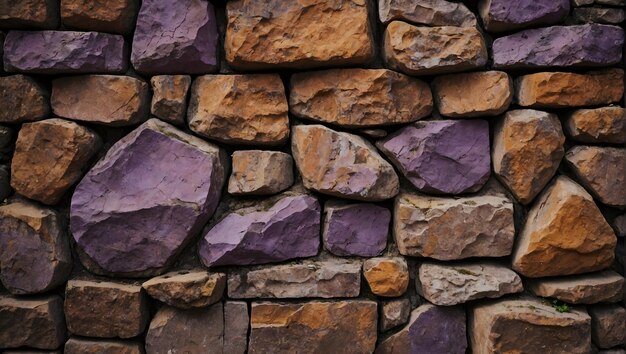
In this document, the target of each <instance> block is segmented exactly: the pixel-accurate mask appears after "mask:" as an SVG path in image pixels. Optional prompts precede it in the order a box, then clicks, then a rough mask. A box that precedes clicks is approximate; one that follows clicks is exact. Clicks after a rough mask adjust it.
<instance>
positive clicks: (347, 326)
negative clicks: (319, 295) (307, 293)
mask: <svg viewBox="0 0 626 354" xmlns="http://www.w3.org/2000/svg"><path fill="white" fill-rule="evenodd" d="M376 318H377V314H376V303H375V302H373V301H369V300H344V301H335V302H320V301H310V302H304V303H289V304H281V303H270V302H260V303H252V315H251V317H250V326H251V330H250V342H249V344H248V353H251V354H254V353H320V354H321V353H344V354H352V353H372V352H373V351H374V345H375V344H376Z"/></svg>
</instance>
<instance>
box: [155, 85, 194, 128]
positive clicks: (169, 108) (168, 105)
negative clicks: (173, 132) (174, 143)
mask: <svg viewBox="0 0 626 354" xmlns="http://www.w3.org/2000/svg"><path fill="white" fill-rule="evenodd" d="M150 84H151V86H152V104H151V105H150V113H152V115H153V116H155V117H157V118H160V119H162V120H164V121H166V122H169V123H172V124H175V125H183V124H185V115H186V114H187V93H188V92H189V87H190V86H191V76H189V75H158V76H153V77H152V78H151V79H150Z"/></svg>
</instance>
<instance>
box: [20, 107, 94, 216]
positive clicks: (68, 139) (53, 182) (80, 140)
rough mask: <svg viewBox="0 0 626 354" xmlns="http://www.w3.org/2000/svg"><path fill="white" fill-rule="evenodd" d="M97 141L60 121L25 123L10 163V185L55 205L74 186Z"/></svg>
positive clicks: (85, 130) (73, 125)
mask: <svg viewBox="0 0 626 354" xmlns="http://www.w3.org/2000/svg"><path fill="white" fill-rule="evenodd" d="M100 145H101V141H100V138H99V137H98V135H96V134H95V133H94V132H93V131H91V130H90V129H87V128H85V127H82V126H80V125H78V124H76V123H74V122H69V121H66V120H63V119H57V118H53V119H46V120H44V121H40V122H35V123H27V124H24V125H23V126H22V128H21V129H20V132H19V135H18V137H17V142H16V143H15V153H14V155H13V161H12V162H11V166H12V169H11V186H12V187H13V188H14V189H15V191H16V192H17V193H19V194H21V195H23V196H26V197H28V198H30V199H34V200H37V201H40V202H42V203H44V204H56V203H58V202H59V200H60V199H61V197H63V195H64V194H65V192H66V191H67V190H68V189H69V188H70V187H71V186H72V185H73V184H74V183H76V182H77V181H78V180H79V179H80V178H81V176H82V174H83V172H84V170H85V169H86V168H87V164H88V163H89V160H90V159H91V158H92V157H93V156H94V155H95V154H96V152H97V151H98V149H99V148H100Z"/></svg>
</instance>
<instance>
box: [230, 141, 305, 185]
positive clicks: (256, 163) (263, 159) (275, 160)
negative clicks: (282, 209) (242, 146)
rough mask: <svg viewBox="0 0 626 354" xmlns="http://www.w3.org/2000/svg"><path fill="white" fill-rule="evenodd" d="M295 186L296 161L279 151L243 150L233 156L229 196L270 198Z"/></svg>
mask: <svg viewBox="0 0 626 354" xmlns="http://www.w3.org/2000/svg"><path fill="white" fill-rule="evenodd" d="M292 184H293V158H292V157H291V155H289V154H286V153H284V152H280V151H262V150H241V151H235V152H234V153H233V155H232V172H231V175H230V178H229V179H228V193H230V194H233V195H270V194H276V193H279V192H282V191H284V190H285V189H287V188H289V187H291V185H292Z"/></svg>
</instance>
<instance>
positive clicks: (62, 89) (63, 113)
mask: <svg viewBox="0 0 626 354" xmlns="http://www.w3.org/2000/svg"><path fill="white" fill-rule="evenodd" d="M51 104H52V110H53V112H54V114H56V115H58V116H60V117H63V118H68V119H73V120H79V121H85V122H91V123H96V124H102V125H107V126H113V127H120V126H128V125H135V124H138V123H141V122H143V121H144V120H146V119H147V118H148V114H149V112H150V89H149V87H148V84H147V83H146V82H144V81H143V80H139V79H135V78H133V77H130V76H113V75H89V76H73V77H63V78H60V79H55V80H53V81H52V98H51Z"/></svg>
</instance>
